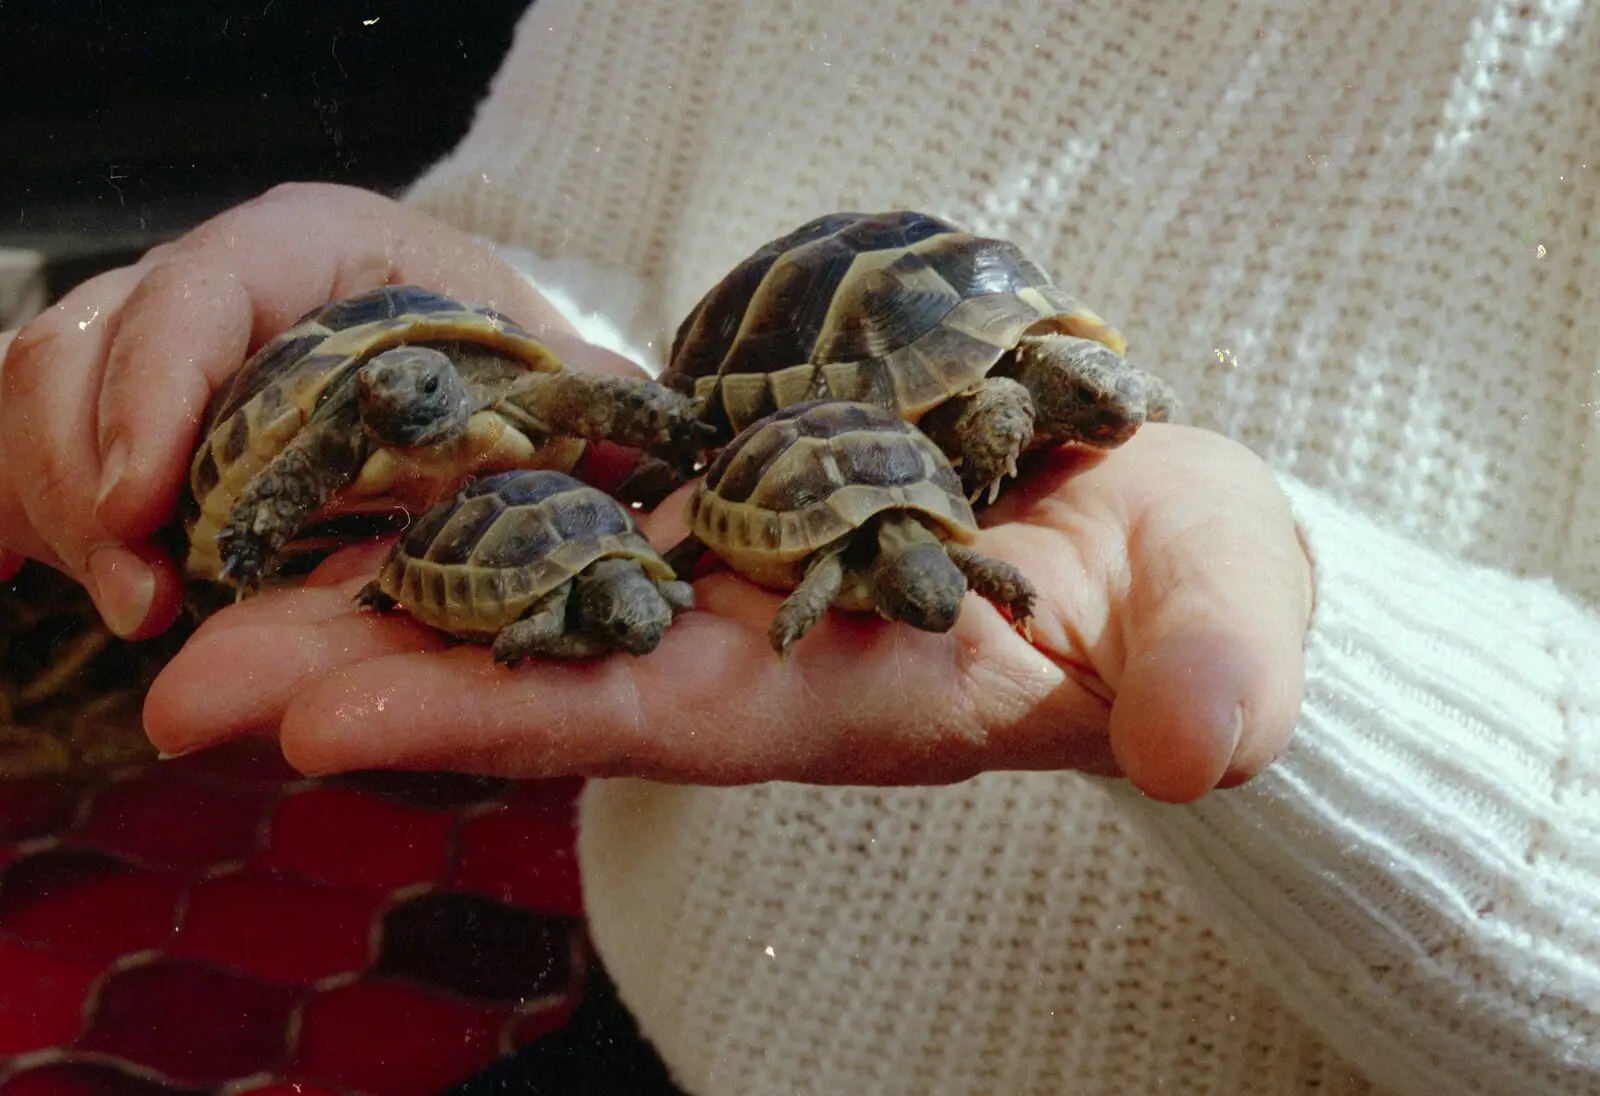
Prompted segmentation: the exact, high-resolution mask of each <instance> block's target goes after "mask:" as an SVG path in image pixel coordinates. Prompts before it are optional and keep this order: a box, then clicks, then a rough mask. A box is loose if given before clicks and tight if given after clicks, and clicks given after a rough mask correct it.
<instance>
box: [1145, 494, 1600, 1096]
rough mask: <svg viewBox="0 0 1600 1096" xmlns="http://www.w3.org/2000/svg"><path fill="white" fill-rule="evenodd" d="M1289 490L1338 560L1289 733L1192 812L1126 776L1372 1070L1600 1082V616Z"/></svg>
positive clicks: (1471, 1089)
mask: <svg viewBox="0 0 1600 1096" xmlns="http://www.w3.org/2000/svg"><path fill="white" fill-rule="evenodd" d="M1285 487H1286V490H1287V492H1288V494H1289V496H1290V498H1291V500H1292V502H1293V505H1294V508H1295V511H1296V514H1297V517H1298V518H1299V520H1300V522H1301V523H1302V527H1303V529H1304V530H1305V533H1306V536H1307V540H1308V543H1309V546H1310V549H1311V554H1312V558H1313V560H1314V563H1315V566H1316V572H1317V606H1316V610H1315V616H1314V618H1313V622H1312V627H1311V629H1310V632H1309V635H1308V643H1307V650H1306V655H1307V666H1306V674H1307V677H1306V689H1305V697H1304V702H1303V707H1302V714H1301V718H1300V721H1299V724H1298V727H1297V729H1296V733H1295V736H1294V738H1293V739H1292V740H1291V743H1290V747H1289V749H1288V751H1287V752H1286V753H1285V755H1284V756H1282V757H1281V758H1279V759H1278V761H1277V762H1276V763H1275V764H1274V765H1272V766H1269V767H1268V768H1267V769H1266V770H1265V771H1264V772H1263V773H1262V775H1261V776H1259V777H1258V778H1256V779H1255V780H1254V781H1252V782H1251V783H1249V784H1247V785H1245V786H1244V787H1241V788H1238V789H1234V790H1232V791H1226V792H1222V793H1219V794H1215V795H1210V796H1206V797H1205V798H1203V799H1202V800H1200V801H1198V802H1196V803H1194V804H1192V805H1188V806H1184V807H1172V806H1167V805H1163V804H1159V803H1156V802H1154V801H1152V800H1149V799H1146V798H1144V797H1142V796H1139V795H1138V794H1137V793H1136V792H1133V791H1132V790H1131V789H1129V788H1128V787H1127V786H1126V785H1125V784H1119V785H1115V786H1114V787H1113V793H1114V794H1115V795H1117V796H1118V797H1119V799H1120V800H1121V801H1122V802H1123V803H1124V805H1125V806H1126V807H1127V810H1128V812H1129V814H1130V815H1131V816H1133V817H1135V818H1137V819H1139V820H1140V821H1141V822H1142V823H1143V825H1144V826H1146V827H1147V828H1148V830H1149V831H1150V832H1153V833H1154V834H1156V835H1158V836H1159V838H1160V839H1161V840H1162V842H1163V843H1164V844H1165V845H1166V846H1167V847H1168V848H1170V849H1171V850H1172V852H1173V853H1174V858H1175V859H1176V861H1177V862H1179V863H1181V864H1183V865H1186V866H1187V867H1188V869H1189V870H1190V872H1191V873H1192V876H1193V878H1194V880H1195V881H1196V883H1197V885H1198V887H1199V888H1200V889H1201V891H1202V892H1203V893H1204V895H1205V896H1206V897H1207V898H1208V899H1209V901H1210V902H1211V904H1212V905H1213V907H1214V908H1215V909H1216V910H1217V911H1218V914H1219V916H1220V917H1221V918H1222V919H1223V920H1224V921H1225V923H1226V924H1227V926H1228V928H1229V930H1230V932H1229V935H1230V936H1231V937H1233V938H1234V939H1235V940H1236V941H1237V942H1238V943H1239V944H1240V945H1241V946H1242V947H1244V948H1245V949H1247V951H1248V954H1249V959H1250V969H1251V970H1252V971H1254V972H1255V973H1257V974H1258V975H1259V976H1260V977H1261V978H1262V979H1263V980H1264V981H1265V983H1266V984H1267V985H1268V986H1270V987H1271V988H1272V989H1273V990H1274V991H1275V992H1276V993H1277V994H1278V995H1280V996H1281V997H1282V999H1283V1000H1284V1001H1285V1002H1286V1003H1287V1004H1288V1005H1289V1006H1290V1007H1291V1008H1292V1009H1293V1010H1294V1011H1295V1012H1296V1013H1298V1014H1299V1016H1300V1017H1301V1018H1302V1019H1303V1020H1304V1022H1305V1023H1307V1024H1308V1025H1310V1026H1311V1027H1312V1028H1313V1029H1314V1030H1317V1031H1318V1032H1320V1033H1321V1034H1322V1035H1323V1036H1324V1037H1325V1038H1326V1039H1327V1040H1328V1042H1329V1043H1330V1044H1331V1045H1332V1046H1334V1047H1335V1048H1336V1049H1337V1050H1338V1051H1339V1052H1340V1053H1341V1054H1343V1055H1345V1056H1346V1057H1348V1058H1349V1060H1350V1061H1352V1062H1354V1063H1356V1064H1357V1065H1358V1066H1360V1067H1361V1068H1362V1070H1363V1072H1365V1073H1366V1074H1367V1075H1368V1076H1370V1077H1371V1079H1372V1080H1373V1081H1375V1082H1378V1083H1380V1084H1382V1085H1384V1086H1385V1087H1386V1088H1387V1089H1392V1090H1393V1091H1394V1092H1396V1093H1400V1094H1404V1096H1442V1094H1443V1093H1451V1094H1456V1093H1486V1094H1487V1093H1493V1094H1495V1096H1502V1094H1509V1093H1518V1094H1519V1096H1534V1094H1545V1093H1549V1094H1556V1093H1561V1094H1567V1093H1573V1094H1576V1093H1580V1092H1582V1093H1591V1092H1600V618H1597V616H1596V614H1595V613H1594V611H1593V610H1592V609H1587V608H1585V607H1584V606H1582V605H1580V604H1578V603H1576V602H1575V601H1574V600H1573V599H1571V598H1570V597H1567V596H1565V595H1564V594H1563V593H1562V592H1561V591H1560V590H1559V589H1558V588H1557V587H1556V586H1554V585H1553V584H1552V583H1550V582H1548V581H1543V580H1536V579H1524V578H1516V577H1512V576H1509V575H1506V574H1504V573H1500V572H1497V571H1494V570H1491V569H1488V568H1484V567H1474V566H1469V565H1467V564H1464V563H1460V562H1457V561H1454V560H1451V559H1447V558H1445V557H1443V556H1441V555H1439V554H1437V553H1435V552H1432V551H1429V550H1427V549H1425V548H1423V547H1420V546H1418V545H1417V544H1415V543H1414V542H1412V541H1410V540H1408V539H1406V538H1404V537H1402V536H1399V535H1396V534H1394V533H1392V532H1389V531H1387V530H1385V529H1383V528H1380V527H1379V526H1378V525H1376V524H1375V523H1373V522H1371V521H1369V520H1367V519H1366V518H1365V517H1363V516H1361V515H1360V514H1359V513H1357V512H1355V511H1353V510H1352V509H1350V508H1348V507H1344V506H1340V505H1338V504H1337V503H1335V502H1334V501H1333V500H1331V499H1329V498H1328V497H1327V496H1325V495H1323V494H1321V493H1319V492H1317V491H1314V490H1312V489H1311V488H1309V487H1306V486H1304V485H1302V484H1297V483H1294V482H1292V481H1291V482H1286V483H1285Z"/></svg>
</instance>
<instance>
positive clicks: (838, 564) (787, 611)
mask: <svg viewBox="0 0 1600 1096" xmlns="http://www.w3.org/2000/svg"><path fill="white" fill-rule="evenodd" d="M842 553H843V549H842V546H840V547H836V548H832V549H827V548H824V549H823V550H821V551H820V552H819V553H818V554H817V556H816V558H815V559H813V560H812V561H811V565H810V566H809V567H807V568H806V576H805V578H803V579H801V580H800V584H799V585H798V586H796V587H795V588H794V592H793V593H791V594H790V595H789V596H788V597H787V598H785V599H784V602H783V604H782V605H780V606H778V612H777V615H776V616H774V617H773V618H772V624H771V625H770V626H769V627H768V628H767V638H768V640H770V641H771V643H772V649H773V650H775V651H777V652H778V654H780V655H787V654H788V653H789V648H790V647H791V646H793V644H794V642H795V641H796V640H798V639H799V638H800V637H801V636H803V635H805V634H806V633H807V632H809V631H810V630H811V629H812V628H813V627H815V626H816V623H817V621H819V620H821V619H822V617H823V614H825V613H826V612H827V611H828V606H830V605H832V604H833V599H834V598H836V597H838V596H839V591H840V590H842V589H843V588H844V560H843V559H842V558H841V556H842Z"/></svg>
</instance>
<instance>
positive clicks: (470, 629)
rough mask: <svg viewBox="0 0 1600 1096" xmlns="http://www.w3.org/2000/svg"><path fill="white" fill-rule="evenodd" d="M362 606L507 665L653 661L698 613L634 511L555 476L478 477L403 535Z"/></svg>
mask: <svg viewBox="0 0 1600 1096" xmlns="http://www.w3.org/2000/svg"><path fill="white" fill-rule="evenodd" d="M357 597H358V599H359V600H360V602H361V603H362V604H363V605H367V606H371V607H372V608H374V609H377V610H379V611H382V612H388V611H391V610H393V609H395V608H397V607H403V608H404V609H405V611H406V612H407V613H409V614H410V615H411V616H413V617H415V618H416V619H417V620H420V621H421V622H423V623H424V624H427V625H429V626H431V627H434V628H437V629H439V630H440V631H443V632H448V633H450V634H451V635H454V636H458V637H461V638H463V639H466V640H469V641H477V642H490V643H492V644H493V651H494V657H495V660H496V661H497V662H501V663H504V664H506V665H515V664H516V663H517V662H519V661H521V660H522V659H523V658H526V657H528V656H530V655H543V656H545V657H548V658H562V659H580V658H590V657H593V656H596V655H601V654H605V653H607V652H608V651H613V650H622V651H628V652H631V653H633V654H636V655H642V654H648V653H649V652H651V651H653V650H655V649H656V646H657V645H658V644H659V643H660V642H661V637H662V635H663V634H664V633H665V632H666V630H667V628H668V627H669V626H670V625H671V624H672V621H673V620H674V619H675V618H676V617H677V616H678V614H680V613H684V612H687V611H689V610H690V609H693V608H694V589H693V588H692V587H691V586H690V585H689V584H688V583H687V582H679V581H677V576H676V575H675V574H674V573H673V570H672V568H671V567H669V566H668V565H667V564H666V563H665V562H664V561H663V560H662V558H661V556H659V555H658V554H657V553H656V551H655V549H654V548H652V547H651V546H650V542H649V541H648V540H646V539H645V536H644V534H643V533H642V532H641V531H640V529H639V525H638V523H637V522H636V521H635V520H634V518H633V515H632V514H631V513H629V512H628V509H627V507H625V506H623V505H622V504H620V503H619V502H617V501H616V500H615V499H613V498H612V497H611V496H610V495H607V494H606V493H605V492H603V491H601V490H599V489H598V488H595V487H591V486H589V485H588V484H585V483H582V482H581V481H579V480H576V479H573V478H572V477H571V476H568V475H565V474H563V473H561V472H556V471H553V470H550V469H541V470H535V471H512V472H500V473H495V474H492V475H483V476H478V477H475V478H474V479H472V480H471V481H470V482H468V483H467V485H466V486H465V487H463V488H462V489H461V490H460V491H458V492H456V494H455V497H453V498H450V499H447V500H445V501H444V502H441V503H439V504H438V505H436V506H434V507H433V508H432V509H431V510H429V511H428V512H427V513H426V514H424V515H423V516H422V517H421V518H420V519H418V520H417V522H416V523H415V524H413V525H412V526H411V527H410V528H409V529H407V530H406V531H405V533H404V534H403V535H402V536H401V538H400V539H399V540H398V541H396V542H395V545H394V547H393V548H391V549H390V550H389V554H388V555H387V556H386V557H385V558H384V561H383V564H382V566H381V567H380V568H379V571H378V577H377V578H376V579H374V580H373V581H372V582H369V583H368V584H367V585H366V586H365V587H363V588H362V590H361V592H360V594H358V595H357Z"/></svg>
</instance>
